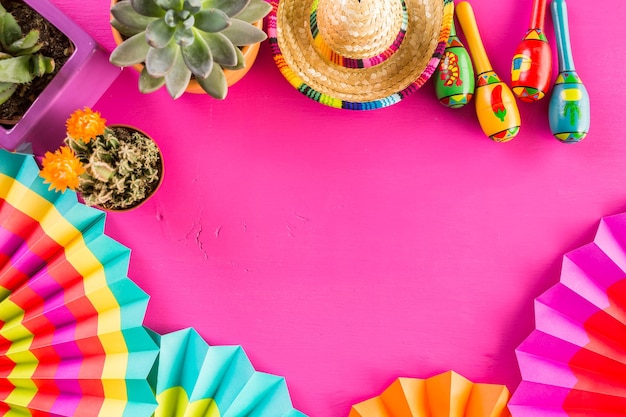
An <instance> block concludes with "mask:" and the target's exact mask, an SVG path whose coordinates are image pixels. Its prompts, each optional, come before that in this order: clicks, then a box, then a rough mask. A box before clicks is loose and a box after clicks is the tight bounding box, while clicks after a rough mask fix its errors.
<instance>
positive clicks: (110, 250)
mask: <svg viewBox="0 0 626 417" xmlns="http://www.w3.org/2000/svg"><path fill="white" fill-rule="evenodd" d="M104 222H105V214H104V213H103V212H101V211H99V210H96V209H93V208H89V207H86V206H84V205H82V204H80V203H78V201H77V198H76V194H75V193H73V192H71V191H68V192H66V193H63V194H62V193H55V192H51V191H48V188H47V186H46V185H45V184H43V179H42V178H40V177H39V168H38V167H37V164H36V163H35V161H34V158H33V157H32V156H28V155H20V154H14V153H9V152H6V151H3V150H0V415H7V416H13V415H15V416H86V417H89V416H107V417H109V416H111V417H115V416H124V417H126V416H129V417H131V416H132V417H136V416H138V417H139V416H150V415H152V412H153V411H154V409H155V407H156V400H155V398H154V394H153V392H152V389H151V387H150V384H149V383H148V381H147V377H148V374H149V372H150V370H151V369H152V366H153V364H154V361H155V359H156V356H157V353H158V347H157V345H156V344H155V343H154V341H153V340H152V338H151V337H150V335H149V334H148V332H147V331H146V330H145V329H144V328H143V327H142V326H143V320H144V316H145V311H146V306H147V302H148V296H147V295H146V294H145V293H144V292H143V291H142V290H141V289H140V288H139V287H137V286H136V285H135V284H134V283H133V282H132V281H131V280H130V279H129V278H128V277H127V271H128V265H129V257H130V251H129V250H128V248H126V247H124V246H122V245H120V244H119V243H117V242H115V241H114V240H113V239H111V238H109V237H108V236H106V235H104Z"/></svg>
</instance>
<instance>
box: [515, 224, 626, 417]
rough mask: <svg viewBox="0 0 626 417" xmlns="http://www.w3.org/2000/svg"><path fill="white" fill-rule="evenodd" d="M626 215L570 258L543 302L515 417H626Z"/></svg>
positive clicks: (526, 353)
mask: <svg viewBox="0 0 626 417" xmlns="http://www.w3.org/2000/svg"><path fill="white" fill-rule="evenodd" d="M625 249H626V214H620V215H616V216H611V217H606V218H604V219H602V221H601V222H600V226H599V228H598V231H597V233H596V236H595V238H594V241H593V242H592V243H589V244H587V245H585V246H582V247H580V248H578V249H576V250H574V251H572V252H570V253H567V254H566V255H565V256H564V258H563V266H562V270H561V277H560V280H559V283H558V284H556V285H554V286H553V287H552V288H550V289H549V290H548V291H546V292H545V293H544V294H542V295H541V296H540V297H539V298H537V299H536V301H535V330H533V332H532V333H531V334H530V335H529V336H528V338H526V340H524V342H522V344H521V345H520V346H519V347H518V348H517V350H516V354H517V360H518V363H519V367H520V371H521V374H522V382H521V383H520V385H519V387H518V388H517V390H516V391H515V393H514V395H513V398H512V399H511V403H510V406H509V407H510V409H511V413H512V414H513V415H514V416H520V417H521V416H538V417H542V416H550V417H560V416H563V417H566V416H576V417H578V416H603V417H609V416H624V415H626V272H625V271H626V250H625Z"/></svg>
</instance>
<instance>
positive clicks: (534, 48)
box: [511, 0, 552, 102]
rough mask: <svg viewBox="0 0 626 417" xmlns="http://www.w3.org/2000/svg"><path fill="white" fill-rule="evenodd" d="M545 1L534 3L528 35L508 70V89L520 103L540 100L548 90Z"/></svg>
mask: <svg viewBox="0 0 626 417" xmlns="http://www.w3.org/2000/svg"><path fill="white" fill-rule="evenodd" d="M546 2H547V0H534V1H533V11H532V17H531V19H530V25H529V26H528V32H526V36H524V39H523V40H522V42H521V43H520V44H519V45H518V46H517V49H516V50H515V55H514V56H513V64H512V66H511V88H512V90H513V94H515V95H516V96H517V98H519V99H520V100H522V101H528V102H532V101H537V100H541V99H542V98H543V97H544V96H545V95H546V93H547V92H548V90H549V89H550V81H551V79H552V51H551V49H550V44H549V43H548V39H546V35H545V34H544V30H543V28H544V23H545V20H546Z"/></svg>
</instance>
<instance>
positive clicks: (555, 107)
mask: <svg viewBox="0 0 626 417" xmlns="http://www.w3.org/2000/svg"><path fill="white" fill-rule="evenodd" d="M551 8H552V19H553V20H554V33H555V35H556V45H557V51H558V54H559V76H558V77H557V79H556V83H555V84H554V89H553V91H552V97H551V98H550V110H549V113H550V130H551V131H552V134H553V135H554V136H556V138H557V139H558V140H560V141H562V142H570V143H572V142H580V141H581V140H583V139H584V138H585V136H587V132H589V121H590V112H589V94H587V89H586V88H585V86H584V85H583V82H582V81H581V79H580V77H579V76H578V74H577V73H576V69H575V68H574V59H573V58H572V48H571V44H570V37H569V25H568V20H567V5H566V4H565V0H552V4H551Z"/></svg>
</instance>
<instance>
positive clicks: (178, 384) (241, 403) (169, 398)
mask: <svg viewBox="0 0 626 417" xmlns="http://www.w3.org/2000/svg"><path fill="white" fill-rule="evenodd" d="M154 337H155V339H156V340H157V341H158V342H159V344H160V354H159V358H158V359H157V366H156V367H155V370H154V373H153V375H152V378H153V384H154V386H155V391H156V398H157V403H158V406H157V409H156V412H155V414H154V417H244V416H245V417H306V416H304V414H302V413H301V412H299V411H297V410H295V409H294V408H293V406H292V404H291V398H290V396H289V391H288V390H287V384H286V382H285V379H284V378H282V377H279V376H275V375H271V374H267V373H263V372H258V371H256V370H255V369H254V367H253V366H252V364H251V363H250V360H249V359H248V357H247V355H246V354H245V352H244V350H243V348H242V347H241V346H209V345H208V344H207V343H206V342H205V341H204V340H203V339H202V337H200V335H199V334H198V333H197V332H196V331H195V330H194V329H191V328H188V329H183V330H179V331H177V332H173V333H169V334H166V335H163V336H159V335H156V334H155V335H154Z"/></svg>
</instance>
